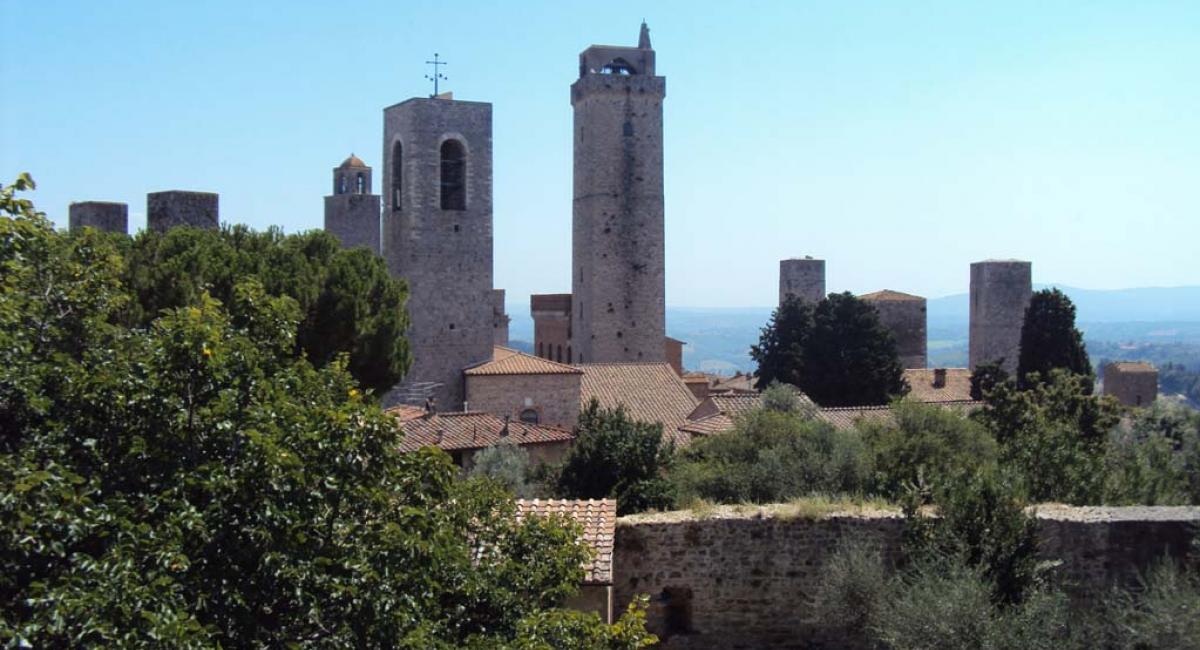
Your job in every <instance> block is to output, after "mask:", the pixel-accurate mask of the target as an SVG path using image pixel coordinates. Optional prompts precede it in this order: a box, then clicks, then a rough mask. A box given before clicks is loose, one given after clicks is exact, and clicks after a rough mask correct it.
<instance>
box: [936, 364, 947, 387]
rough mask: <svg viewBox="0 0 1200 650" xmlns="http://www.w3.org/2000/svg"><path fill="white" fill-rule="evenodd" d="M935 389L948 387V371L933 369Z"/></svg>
mask: <svg viewBox="0 0 1200 650" xmlns="http://www.w3.org/2000/svg"><path fill="white" fill-rule="evenodd" d="M933 387H934V388H945V387H946V369H945V368H934V369H933Z"/></svg>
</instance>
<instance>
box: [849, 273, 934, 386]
mask: <svg viewBox="0 0 1200 650" xmlns="http://www.w3.org/2000/svg"><path fill="white" fill-rule="evenodd" d="M862 299H863V300H865V301H867V302H869V303H870V304H871V305H872V306H873V307H875V310H876V311H878V312H879V322H880V323H881V324H882V325H883V326H884V327H886V328H887V330H888V331H889V332H891V333H892V338H894V339H895V340H896V352H897V353H898V354H899V355H900V365H902V366H903V367H904V368H905V369H909V368H924V367H925V366H926V365H927V364H928V361H927V359H926V350H927V346H928V342H927V339H928V334H927V330H926V309H925V299H924V298H922V297H920V296H913V295H909V294H903V293H899V292H896V291H879V292H876V293H873V294H867V295H865V296H862Z"/></svg>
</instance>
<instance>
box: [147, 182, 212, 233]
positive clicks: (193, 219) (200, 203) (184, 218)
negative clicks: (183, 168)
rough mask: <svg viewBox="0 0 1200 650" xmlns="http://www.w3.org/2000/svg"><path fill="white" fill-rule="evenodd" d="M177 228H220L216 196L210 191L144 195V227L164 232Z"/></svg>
mask: <svg viewBox="0 0 1200 650" xmlns="http://www.w3.org/2000/svg"><path fill="white" fill-rule="evenodd" d="M177 226H187V227H190V228H205V229H209V230H216V229H217V228H220V227H221V221H220V197H219V195H217V194H214V193H212V192H185V191H182V190H171V191H168V192H151V193H150V194H147V195H146V227H147V228H149V229H150V230H153V231H156V232H166V231H168V230H170V229H171V228H175V227H177Z"/></svg>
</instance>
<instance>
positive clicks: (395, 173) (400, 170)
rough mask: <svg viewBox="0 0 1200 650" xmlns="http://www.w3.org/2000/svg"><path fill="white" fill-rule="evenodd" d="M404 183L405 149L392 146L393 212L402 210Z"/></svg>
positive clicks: (395, 145)
mask: <svg viewBox="0 0 1200 650" xmlns="http://www.w3.org/2000/svg"><path fill="white" fill-rule="evenodd" d="M403 181H404V147H403V146H402V145H401V144H400V143H399V142H397V143H395V144H393V145H392V210H393V211H399V210H400V199H402V198H403V192H402V188H403Z"/></svg>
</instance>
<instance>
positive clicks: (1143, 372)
mask: <svg viewBox="0 0 1200 650" xmlns="http://www.w3.org/2000/svg"><path fill="white" fill-rule="evenodd" d="M1104 394H1105V395H1112V396H1113V397H1116V398H1117V400H1118V401H1119V402H1121V403H1122V404H1124V405H1125V406H1149V405H1151V404H1153V403H1154V400H1156V399H1158V371H1157V370H1155V369H1154V367H1153V366H1151V365H1150V364H1147V363H1133V364H1130V363H1110V364H1108V365H1107V366H1105V367H1104Z"/></svg>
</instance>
